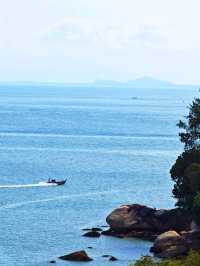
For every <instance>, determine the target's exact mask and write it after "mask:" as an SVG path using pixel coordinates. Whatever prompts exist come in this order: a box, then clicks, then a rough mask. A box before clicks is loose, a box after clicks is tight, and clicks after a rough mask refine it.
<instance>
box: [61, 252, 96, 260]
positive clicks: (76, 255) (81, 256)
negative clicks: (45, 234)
mask: <svg viewBox="0 0 200 266" xmlns="http://www.w3.org/2000/svg"><path fill="white" fill-rule="evenodd" d="M59 259H61V260H69V261H83V262H87V261H91V260H92V258H90V257H89V256H88V255H87V253H86V252H85V251H84V250H81V251H77V252H73V253H70V254H68V255H64V256H61V257H59Z"/></svg>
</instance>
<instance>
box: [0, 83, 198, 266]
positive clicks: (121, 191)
mask: <svg viewBox="0 0 200 266" xmlns="http://www.w3.org/2000/svg"><path fill="white" fill-rule="evenodd" d="M198 96H199V92H198V90H197V89H195V88H185V87H183V88H181V87H179V88H177V87H174V88H173V87H172V88H130V87H126V86H124V87H102V88H101V87H100V86H99V87H95V86H94V87H93V86H92V85H91V86H88V87H87V86H81V85H80V86H70V85H68V86H64V85H58V84H50V85H49V84H35V85H34V84H18V83H17V84H2V85H0V265H4V266H48V265H51V264H50V263H49V261H51V260H56V265H58V266H62V265H63V266H64V265H66V266H68V265H74V266H80V265H83V264H82V263H78V262H76V263H73V262H65V261H61V260H59V259H58V257H59V256H62V255H65V254H68V253H70V252H74V251H78V250H86V251H87V253H88V255H89V256H90V257H92V258H93V261H92V262H89V263H88V264H87V265H90V266H104V265H105V266H107V265H111V264H113V265H116V266H128V265H129V264H130V262H132V261H133V262H134V261H135V260H137V259H138V258H140V257H141V256H142V255H147V254H149V248H150V246H151V243H150V242H148V241H142V240H139V239H131V238H128V239H120V238H113V237H108V236H101V237H100V238H86V237H83V236H82V234H83V233H84V231H83V230H82V229H84V228H91V227H102V228H103V229H107V228H106V227H104V226H106V216H107V215H108V214H109V213H110V212H111V211H112V210H113V209H115V208H117V207H119V206H120V205H123V204H133V203H140V204H145V205H148V206H150V207H153V208H167V209H169V208H172V207H173V206H174V204H175V199H174V198H173V197H172V193H171V190H172V187H173V182H172V181H171V179H170V174H169V170H170V167H171V166H172V165H173V163H174V162H175V160H176V158H177V156H178V155H179V154H180V153H181V152H182V151H183V145H182V144H181V143H180V141H179V137H178V132H179V129H178V128H177V126H176V124H177V122H178V121H179V119H184V116H185V115H187V113H188V106H189V104H190V103H191V102H192V100H193V98H194V97H198ZM48 178H56V179H58V180H62V179H66V178H67V182H66V184H65V185H64V186H48V185H47V184H46V181H47V179H48ZM88 247H92V249H89V248H88ZM103 255H112V256H115V257H116V258H118V261H116V262H110V261H108V258H103V257H102V256H103Z"/></svg>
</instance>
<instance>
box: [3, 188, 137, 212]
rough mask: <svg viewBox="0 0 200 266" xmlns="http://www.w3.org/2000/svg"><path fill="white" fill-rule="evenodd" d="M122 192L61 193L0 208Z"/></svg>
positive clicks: (12, 207)
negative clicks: (60, 194)
mask: <svg viewBox="0 0 200 266" xmlns="http://www.w3.org/2000/svg"><path fill="white" fill-rule="evenodd" d="M128 191H129V192H133V190H127V192H128ZM120 192H122V191H121V190H109V191H99V192H88V193H81V194H71V195H63V196H57V197H52V198H46V199H37V200H30V201H24V202H17V203H11V204H5V205H2V206H0V210H3V209H4V210H6V209H16V208H20V207H23V206H27V205H32V204H40V203H45V202H51V201H53V202H55V201H63V200H67V199H69V200H74V199H77V198H87V199H93V197H94V196H95V198H98V197H100V198H102V197H105V196H106V195H113V194H118V193H120Z"/></svg>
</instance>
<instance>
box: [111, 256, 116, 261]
mask: <svg viewBox="0 0 200 266" xmlns="http://www.w3.org/2000/svg"><path fill="white" fill-rule="evenodd" d="M109 260H110V261H116V260H117V258H115V257H114V256H111V257H110V258H109Z"/></svg>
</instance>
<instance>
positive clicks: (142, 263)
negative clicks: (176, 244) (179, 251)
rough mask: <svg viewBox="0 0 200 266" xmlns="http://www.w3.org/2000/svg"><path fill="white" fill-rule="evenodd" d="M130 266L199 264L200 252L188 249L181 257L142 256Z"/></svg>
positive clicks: (199, 265)
mask: <svg viewBox="0 0 200 266" xmlns="http://www.w3.org/2000/svg"><path fill="white" fill-rule="evenodd" d="M130 266H200V254H199V253H198V252H195V251H190V253H189V255H188V256H187V257H185V258H183V259H176V260H175V259H171V260H163V261H160V262H157V261H155V260H154V259H153V258H151V257H143V258H142V259H140V260H138V261H136V263H135V264H131V265H130Z"/></svg>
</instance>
